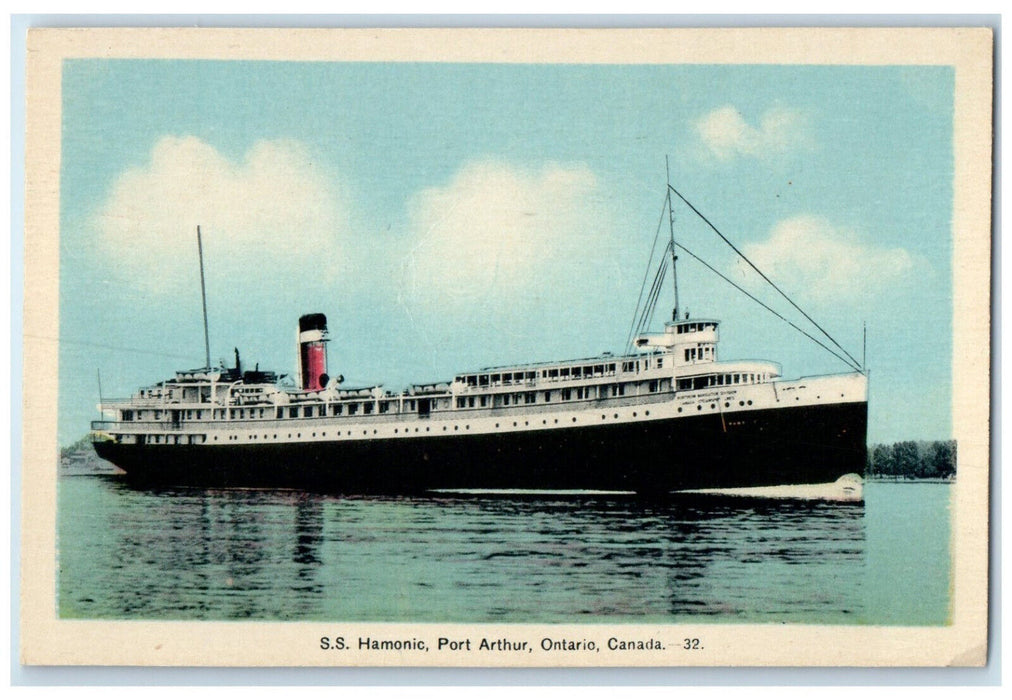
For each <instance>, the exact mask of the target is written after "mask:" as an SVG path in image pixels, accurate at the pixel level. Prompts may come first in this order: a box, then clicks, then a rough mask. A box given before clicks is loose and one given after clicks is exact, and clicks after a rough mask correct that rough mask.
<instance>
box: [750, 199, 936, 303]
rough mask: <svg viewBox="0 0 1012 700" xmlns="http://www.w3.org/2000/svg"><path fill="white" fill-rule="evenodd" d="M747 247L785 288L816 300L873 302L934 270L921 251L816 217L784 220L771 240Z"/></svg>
mask: <svg viewBox="0 0 1012 700" xmlns="http://www.w3.org/2000/svg"><path fill="white" fill-rule="evenodd" d="M744 252H745V255H747V256H748V257H749V258H751V260H752V261H753V262H754V263H755V264H756V266H758V268H759V269H760V270H762V271H763V272H765V273H766V275H767V276H769V277H770V278H771V279H773V281H774V282H777V284H778V286H780V287H781V288H782V289H785V290H788V289H790V290H796V291H797V293H798V294H799V295H800V296H801V297H803V298H805V299H807V300H809V301H814V302H817V303H834V302H836V303H847V304H855V303H857V304H864V303H871V302H874V300H875V299H876V297H878V296H879V295H881V294H883V293H886V292H890V293H900V292H902V291H903V288H904V287H906V286H907V285H909V284H910V283H911V282H912V281H913V280H914V279H915V278H916V277H918V276H923V275H924V274H927V272H928V270H929V268H928V264H927V262H926V261H925V260H924V259H922V258H921V257H920V256H917V255H914V254H912V253H910V252H909V251H907V250H905V249H903V248H885V247H880V246H876V245H875V244H873V243H870V242H868V241H865V240H861V238H860V237H858V236H857V235H856V234H855V233H853V232H852V231H848V230H845V229H840V228H835V227H833V226H832V225H831V224H830V223H829V222H828V221H826V220H825V219H823V218H820V217H815V216H796V217H793V218H790V219H786V220H784V221H781V222H780V223H779V224H777V225H776V227H774V229H773V231H772V232H771V233H770V237H769V238H768V239H767V240H765V241H763V242H760V243H753V244H751V245H747V246H745V247H744Z"/></svg>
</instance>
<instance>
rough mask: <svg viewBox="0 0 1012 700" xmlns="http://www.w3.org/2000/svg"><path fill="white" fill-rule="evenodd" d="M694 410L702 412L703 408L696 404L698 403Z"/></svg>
mask: <svg viewBox="0 0 1012 700" xmlns="http://www.w3.org/2000/svg"><path fill="white" fill-rule="evenodd" d="M696 410H697V411H702V410H703V407H702V405H700V404H698V403H697V404H696Z"/></svg>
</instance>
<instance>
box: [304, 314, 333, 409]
mask: <svg viewBox="0 0 1012 700" xmlns="http://www.w3.org/2000/svg"><path fill="white" fill-rule="evenodd" d="M329 340H330V337H329V335H328V333H327V317H326V316H324V315H323V314H306V315H305V316H302V317H301V318H299V375H300V376H301V380H302V388H303V389H304V390H305V391H319V390H321V389H324V388H326V386H327V382H329V381H330V377H328V376H327V342H328V341H329Z"/></svg>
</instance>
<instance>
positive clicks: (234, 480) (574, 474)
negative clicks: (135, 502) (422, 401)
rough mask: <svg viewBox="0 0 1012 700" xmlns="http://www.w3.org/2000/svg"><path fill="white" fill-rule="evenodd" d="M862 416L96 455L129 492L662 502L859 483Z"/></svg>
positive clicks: (856, 411)
mask: <svg viewBox="0 0 1012 700" xmlns="http://www.w3.org/2000/svg"><path fill="white" fill-rule="evenodd" d="M866 430H867V404H866V403H846V404H836V405H821V406H807V407H797V408H778V409H771V410H754V411H743V412H738V413H725V414H723V416H722V415H720V414H716V415H707V416H692V417H684V418H676V419H668V420H653V421H643V422H638V423H614V424H610V425H600V426H591V427H573V428H559V429H553V430H538V431H522V432H510V433H498V434H485V435H459V434H458V435H454V436H452V437H451V436H447V437H442V436H432V437H424V438H421V437H419V438H402V439H392V440H360V441H354V440H346V441H335V442H308V443H283V444H257V445H233V446H198V445H128V444H120V443H115V442H96V443H95V450H96V452H97V453H98V455H99V456H100V457H102V458H103V459H106V460H108V461H110V462H112V463H113V464H115V465H117V466H118V467H120V468H121V469H123V470H125V471H126V472H127V475H128V477H129V478H130V479H131V480H133V481H135V482H138V483H143V484H159V485H174V486H177V485H196V486H205V485H206V486H223V487H229V486H236V487H238V486H242V487H284V488H307V489H313V490H322V491H327V492H332V493H387V494H408V493H419V492H424V491H427V490H432V489H558V490H563V489H566V490H569V489H594V490H622V491H637V492H640V493H644V494H660V493H666V492H668V491H673V490H682V489H703V488H736V487H750V486H777V485H783V484H817V483H828V482H832V481H835V480H836V479H838V478H839V477H840V476H842V475H844V474H848V473H854V474H859V475H862V476H863V474H864V468H865V459H866Z"/></svg>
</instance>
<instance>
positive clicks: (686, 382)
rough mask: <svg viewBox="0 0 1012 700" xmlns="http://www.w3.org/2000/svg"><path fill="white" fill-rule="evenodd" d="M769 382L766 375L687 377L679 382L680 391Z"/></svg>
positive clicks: (741, 374) (744, 374) (737, 374)
mask: <svg viewBox="0 0 1012 700" xmlns="http://www.w3.org/2000/svg"><path fill="white" fill-rule="evenodd" d="M768 380H769V375H768V374H765V373H759V374H755V373H744V372H738V373H730V374H706V375H703V376H700V377H686V378H684V379H679V380H678V391H693V390H696V389H706V388H709V387H712V386H730V385H734V384H756V383H762V382H766V381H768Z"/></svg>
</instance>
